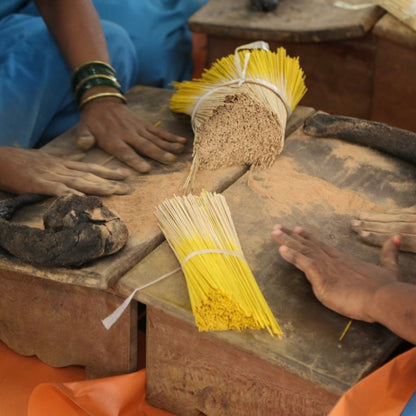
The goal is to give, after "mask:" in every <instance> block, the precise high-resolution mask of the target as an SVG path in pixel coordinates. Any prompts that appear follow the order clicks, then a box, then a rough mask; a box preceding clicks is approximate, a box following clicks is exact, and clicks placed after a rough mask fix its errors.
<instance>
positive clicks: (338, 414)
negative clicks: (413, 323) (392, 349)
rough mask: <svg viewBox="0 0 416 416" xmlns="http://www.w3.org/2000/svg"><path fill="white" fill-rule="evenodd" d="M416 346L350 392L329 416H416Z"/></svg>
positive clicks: (359, 383) (369, 376)
mask: <svg viewBox="0 0 416 416" xmlns="http://www.w3.org/2000/svg"><path fill="white" fill-rule="evenodd" d="M415 391H416V347H414V348H412V349H410V350H408V351H406V352H405V353H402V354H400V355H398V356H397V357H395V358H394V359H393V360H391V361H389V362H388V363H387V364H385V365H384V366H382V367H380V368H379V369H378V370H376V371H374V372H373V373H371V374H369V375H368V376H367V377H365V378H364V379H362V380H361V381H360V382H358V383H357V384H356V385H355V386H353V387H352V388H351V389H350V390H348V391H347V392H346V393H345V394H344V395H343V396H342V397H341V398H340V400H339V401H338V403H337V404H336V405H335V407H334V409H333V410H332V411H331V413H330V414H329V416H347V415H348V416H350V415H354V416H409V415H416V412H415V411H412V409H415V407H416V406H415V397H414V395H415Z"/></svg>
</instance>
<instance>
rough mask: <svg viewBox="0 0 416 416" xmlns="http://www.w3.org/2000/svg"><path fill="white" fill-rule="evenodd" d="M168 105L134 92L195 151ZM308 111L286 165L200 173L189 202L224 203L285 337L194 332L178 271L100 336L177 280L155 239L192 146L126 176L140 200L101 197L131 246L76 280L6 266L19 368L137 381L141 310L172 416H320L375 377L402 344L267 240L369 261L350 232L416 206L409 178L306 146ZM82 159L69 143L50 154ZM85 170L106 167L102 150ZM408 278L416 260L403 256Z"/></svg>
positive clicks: (2, 304) (26, 218) (380, 163)
mask: <svg viewBox="0 0 416 416" xmlns="http://www.w3.org/2000/svg"><path fill="white" fill-rule="evenodd" d="M170 94H171V92H170V91H166V90H160V89H154V88H145V87H136V88H134V89H133V90H132V91H130V93H129V102H130V105H131V106H132V108H133V109H134V111H137V112H138V113H140V114H142V115H143V116H144V117H145V118H147V119H148V120H149V121H150V122H152V123H155V122H157V121H161V122H162V126H163V127H165V128H167V129H169V130H171V131H173V132H176V133H179V134H183V135H185V136H187V137H189V138H191V136H192V134H191V130H190V127H189V119H188V117H186V116H181V115H177V114H172V113H171V112H170V111H169V109H168V99H169V97H170ZM313 112H314V110H313V109H312V108H308V107H298V108H297V109H296V111H295V112H294V114H293V115H292V117H291V118H290V120H289V123H288V128H287V140H286V144H285V148H284V151H283V153H282V154H281V155H280V156H279V157H278V158H277V159H276V162H275V164H274V165H273V166H272V167H271V168H269V169H267V170H262V171H257V172H247V170H246V169H245V168H240V167H234V168H227V169H219V170H216V171H200V172H199V173H198V175H197V178H196V184H195V189H194V192H195V193H197V192H199V191H200V190H201V189H203V188H204V189H206V190H209V191H218V192H223V194H224V195H225V197H226V200H227V202H228V204H229V206H230V209H231V213H232V216H233V220H234V223H235V226H236V228H237V232H238V234H239V236H240V241H241V244H242V246H243V251H244V253H245V255H246V258H247V261H248V263H249V265H250V267H251V269H252V271H253V273H254V275H255V276H256V279H257V281H258V283H259V286H260V288H261V290H262V292H263V293H264V296H265V297H266V300H267V301H268V303H269V305H270V307H271V309H272V311H273V313H274V314H275V316H276V318H277V319H278V321H279V323H280V325H281V327H282V329H283V332H284V336H283V338H282V339H278V338H277V337H272V336H270V335H269V334H268V333H266V332H265V331H242V332H235V331H225V332H199V331H198V329H197V327H196V326H195V324H194V320H193V315H192V312H191V308H190V302H189V298H188V292H187V288H186V283H185V279H184V277H183V275H182V273H181V272H177V273H176V274H174V275H172V276H170V277H168V278H167V279H165V280H163V281H161V282H159V283H156V284H154V285H152V286H150V287H148V288H146V289H143V290H142V291H140V292H138V293H136V295H135V296H134V300H133V302H132V303H131V304H130V306H129V308H127V310H126V312H125V313H124V314H123V315H122V317H121V318H120V320H119V321H117V322H116V323H115V324H114V326H113V327H112V328H111V329H110V330H109V331H107V330H106V329H105V328H104V327H103V325H102V323H101V319H103V318H104V317H106V316H107V315H108V314H109V313H111V312H112V311H113V310H114V309H115V308H116V307H117V306H118V305H119V304H120V303H121V302H122V301H123V299H124V298H126V297H127V296H128V295H130V293H131V292H132V291H133V290H134V289H135V288H137V287H139V286H142V285H143V284H146V283H148V282H151V281H153V280H154V279H156V278H158V277H160V276H162V275H163V274H165V273H167V272H170V271H172V270H174V269H176V268H177V267H178V264H177V261H176V258H175V256H174V254H173V253H172V251H171V250H170V248H169V247H168V245H167V244H166V243H165V242H163V236H162V234H161V232H160V230H159V229H158V226H157V223H156V219H155V217H154V208H155V207H156V205H158V204H159V203H160V202H161V201H163V200H164V199H166V198H169V197H171V196H172V195H173V193H178V194H180V193H181V189H182V185H183V183H184V181H185V178H186V176H187V173H188V170H189V167H190V160H191V149H192V144H191V143H189V147H188V149H187V151H186V152H185V153H184V154H183V155H182V156H181V157H180V160H179V161H178V162H177V163H175V164H174V165H172V166H158V165H157V164H155V169H154V171H153V172H152V173H151V174H150V175H133V176H132V177H131V178H130V179H129V181H130V183H131V185H132V186H133V187H134V192H133V193H132V194H131V195H128V196H114V197H109V198H103V201H104V203H105V204H106V205H107V206H108V207H109V208H110V209H113V210H114V211H116V212H117V213H118V214H119V215H120V217H121V218H122V219H123V220H124V221H125V222H126V224H127V226H128V228H129V231H130V239H129V242H128V245H127V246H126V247H125V248H124V249H123V250H122V251H121V252H120V253H118V254H116V255H113V256H111V257H108V258H105V259H102V260H99V261H96V262H93V263H92V264H90V265H88V266H85V267H82V268H78V269H42V268H34V267H31V266H28V265H25V264H22V263H21V262H18V261H16V260H15V259H12V258H10V256H7V255H6V254H5V253H2V254H1V257H0V269H1V270H0V317H1V320H0V339H1V340H2V341H3V342H5V343H6V344H7V345H9V346H10V347H11V348H12V349H14V350H15V351H17V352H19V353H21V354H23V355H33V354H34V355H37V356H39V357H40V358H41V359H42V360H43V361H45V362H46V363H48V364H50V365H53V366H65V365H70V364H78V365H83V366H86V368H87V373H88V374H89V376H93V377H95V376H104V375H110V374H118V373H123V372H128V371H133V370H134V369H135V368H136V360H137V305H138V302H139V303H142V304H145V305H146V309H147V328H146V331H147V335H146V338H147V339H146V341H147V357H146V360H147V363H146V367H147V383H148V384H147V397H148V400H149V401H150V402H151V403H152V404H154V405H156V406H158V407H162V408H165V409H168V410H170V411H172V412H174V413H177V414H180V415H184V416H187V415H198V413H199V412H202V413H205V414H207V415H210V416H211V415H223V414H236V415H237V414H267V415H269V414H270V415H272V414H279V415H283V416H284V415H290V416H292V415H294V414H299V415H300V414H301V415H305V416H309V415H322V414H326V413H327V411H328V410H329V409H330V408H331V407H332V405H333V404H334V402H335V401H336V400H337V398H338V397H339V395H340V394H341V393H342V392H343V391H345V390H346V389H347V388H348V387H350V386H351V385H352V384H354V383H355V382H356V381H357V380H359V379H360V378H361V377H363V376H364V375H365V374H366V373H368V372H369V371H371V370H373V369H375V368H376V367H378V366H379V365H380V364H381V363H382V362H383V361H384V360H385V359H386V358H387V357H388V356H389V355H390V354H391V352H392V351H393V350H394V349H395V347H396V346H397V345H398V344H399V342H400V340H399V339H398V338H397V337H396V336H394V335H393V334H391V333H390V332H389V331H387V330H386V329H384V328H382V327H380V326H379V325H373V324H365V323H361V322H353V324H352V326H351V328H350V330H349V331H348V332H347V334H346V336H345V338H344V339H343V340H342V341H341V342H340V341H339V340H338V339H339V336H340V335H341V333H342V331H343V330H344V328H345V326H346V324H347V322H348V320H347V319H346V318H345V317H342V316H340V315H338V314H336V313H333V312H331V311H330V310H328V309H326V308H325V307H324V306H322V305H321V304H320V303H319V302H318V301H317V300H316V299H315V297H314V295H313V293H312V291H311V288H310V285H309V284H308V283H307V281H306V279H305V278H304V276H303V275H302V273H301V272H299V271H297V270H296V269H295V268H294V267H292V266H290V265H289V264H287V263H286V262H284V261H283V260H282V259H281V258H280V256H279V255H278V253H277V250H276V247H275V245H274V243H273V242H272V241H271V238H270V231H271V228H272V226H273V224H275V223H277V222H278V223H283V224H285V225H287V226H289V227H293V226H295V225H298V224H304V225H308V226H309V227H310V228H311V229H312V230H315V231H317V232H318V235H319V237H320V238H321V239H322V240H324V241H326V242H327V243H329V244H331V245H334V246H336V247H338V248H339V249H341V250H343V251H345V252H347V253H350V254H351V255H355V256H358V257H360V258H362V259H364V260H368V261H372V262H375V263H376V262H377V260H378V254H379V248H376V247H371V246H368V245H365V244H363V243H362V242H361V241H360V240H359V239H358V238H357V236H356V235H355V234H354V233H353V232H352V231H351V229H350V226H349V223H350V220H351V219H352V218H354V217H356V216H357V215H358V213H359V212H360V211H361V210H365V209H371V210H383V209H385V208H392V207H404V206H409V205H414V203H415V201H414V195H415V191H416V180H415V179H416V169H415V167H414V166H410V165H408V164H406V163H405V162H402V161H400V160H397V159H394V158H391V157H388V156H385V155H382V154H380V153H378V152H376V151H372V150H370V149H366V148H362V147H359V146H356V145H351V144H348V143H344V142H341V141H339V140H333V139H321V138H319V139H315V138H311V137H308V136H305V135H304V134H303V132H302V130H301V126H302V124H303V121H304V120H305V118H306V117H308V116H309V115H311V114H312V113H313ZM47 150H48V151H49V152H52V153H58V152H59V153H68V154H70V153H73V152H76V151H77V150H76V148H75V146H74V140H73V137H72V136H71V132H68V133H67V134H66V135H65V136H64V137H60V138H58V139H57V140H56V141H54V142H53V143H51V145H49V146H48V148H47ZM85 160H86V161H95V162H97V163H107V165H109V166H113V165H114V166H115V165H116V164H117V163H118V162H116V161H115V160H113V159H109V158H108V156H107V155H105V154H104V153H103V152H101V151H99V150H98V149H93V150H92V151H90V152H88V154H87V155H86V158H85ZM44 204H47V202H45V203H43V204H38V205H37V206H36V207H31V208H27V209H23V210H22V212H19V214H18V216H17V218H16V220H18V221H20V222H25V223H29V224H30V223H31V222H36V221H37V220H36V221H35V219H34V216H35V215H34V214H35V213H36V214H39V213H40V212H42V210H43V208H44ZM400 263H401V268H402V271H403V273H404V274H406V275H409V276H410V275H411V274H412V273H410V272H411V271H414V270H415V269H416V258H415V256H412V255H409V254H402V255H401V258H400Z"/></svg>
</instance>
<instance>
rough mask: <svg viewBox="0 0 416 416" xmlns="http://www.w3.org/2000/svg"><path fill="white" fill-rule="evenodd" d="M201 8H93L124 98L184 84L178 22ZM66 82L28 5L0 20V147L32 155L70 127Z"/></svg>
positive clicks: (127, 4)
mask: <svg viewBox="0 0 416 416" xmlns="http://www.w3.org/2000/svg"><path fill="white" fill-rule="evenodd" d="M2 1H3V0H2ZM7 1H10V0H7ZM207 1H208V0H140V1H138V0H123V1H122V2H120V1H119V0H95V1H94V4H95V6H96V8H97V11H98V13H99V15H100V17H101V18H102V19H103V20H102V24H103V30H104V33H105V36H106V40H107V45H108V49H109V53H110V58H111V64H112V65H113V66H114V68H115V69H116V71H117V76H118V78H119V80H120V82H121V84H122V87H123V89H124V90H127V89H129V88H131V87H132V86H133V85H135V84H143V85H153V86H160V87H168V86H169V85H170V83H171V82H172V81H173V80H177V81H181V80H183V79H188V78H189V77H190V74H191V71H192V61H191V34H190V31H189V29H188V26H187V22H186V21H187V19H188V18H189V17H190V15H191V14H193V13H194V12H195V11H196V10H198V8H199V7H200V6H201V5H203V4H204V3H206V2H207ZM15 3H16V4H17V3H19V4H20V3H21V2H19V1H17V0H16V2H15ZM110 20H111V22H110ZM70 77H71V73H70V69H69V67H68V66H67V64H66V63H65V60H64V58H63V56H62V55H61V53H60V51H59V49H58V47H57V46H56V44H55V42H54V40H53V39H52V37H51V35H50V34H49V32H48V30H47V29H46V26H45V24H44V22H43V20H42V18H41V17H39V14H38V12H37V10H36V8H35V7H34V5H33V3H30V4H28V5H27V7H23V8H22V9H20V10H19V12H18V13H15V14H10V15H8V16H6V17H4V18H3V19H2V20H0V80H1V81H0V145H2V146H20V147H25V148H29V147H38V146H40V145H42V144H44V143H45V142H47V141H49V140H51V139H53V138H54V137H56V136H58V135H59V134H61V133H63V132H64V131H66V130H68V129H69V128H71V127H73V126H74V125H75V124H76V123H77V122H78V121H79V112H78V109H77V107H76V104H75V100H74V96H73V93H72V91H71V88H70Z"/></svg>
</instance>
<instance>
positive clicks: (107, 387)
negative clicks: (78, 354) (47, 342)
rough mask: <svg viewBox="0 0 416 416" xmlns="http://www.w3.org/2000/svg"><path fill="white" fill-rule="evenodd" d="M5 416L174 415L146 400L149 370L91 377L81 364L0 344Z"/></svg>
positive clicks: (0, 385) (1, 410) (1, 408)
mask: <svg viewBox="0 0 416 416" xmlns="http://www.w3.org/2000/svg"><path fill="white" fill-rule="evenodd" d="M0 415H2V416H3V415H4V416H86V415H88V416H91V415H94V416H110V415H111V416H172V413H169V412H166V411H164V410H160V409H157V408H155V407H153V406H150V405H149V404H148V403H147V402H146V399H145V371H144V370H141V371H138V372H135V373H131V374H126V375H122V376H115V377H108V378H102V379H96V380H85V371H84V370H83V369H82V368H79V367H66V368H53V367H50V366H48V365H46V364H44V363H42V362H41V361H40V360H39V359H37V358H36V357H23V356H21V355H19V354H16V353H15V352H13V351H12V350H11V349H9V348H8V347H7V346H6V345H5V344H3V343H2V342H0Z"/></svg>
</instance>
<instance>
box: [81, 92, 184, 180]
mask: <svg viewBox="0 0 416 416" xmlns="http://www.w3.org/2000/svg"><path fill="white" fill-rule="evenodd" d="M77 136H78V140H77V143H78V145H79V146H80V147H84V149H85V148H89V147H92V146H93V145H94V144H97V145H98V146H99V147H100V148H101V149H103V150H104V151H106V152H107V153H109V154H110V155H113V156H114V157H116V158H117V159H119V160H121V161H122V162H124V163H125V164H126V165H128V166H130V167H131V168H133V169H134V170H136V171H138V172H141V173H146V172H149V171H150V169H151V165H150V164H149V163H148V162H147V161H146V160H145V159H144V157H149V158H151V159H153V160H156V161H157V162H160V163H165V164H166V163H172V162H175V161H176V159H177V156H176V155H177V154H179V153H181V152H182V151H183V149H184V146H185V143H186V139H185V138H183V137H180V136H176V135H174V134H172V133H169V132H168V131H166V130H164V129H161V128H158V127H155V126H153V125H152V124H150V123H148V122H146V121H145V120H143V119H142V118H140V117H139V116H137V115H136V114H135V113H133V112H132V111H131V110H130V109H129V108H128V107H127V106H126V105H124V104H123V103H121V102H120V101H119V100H117V99H114V98H102V99H99V100H94V101H92V102H90V103H88V104H86V105H85V107H84V108H83V110H82V113H81V121H80V124H79V125H78V126H77Z"/></svg>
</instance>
